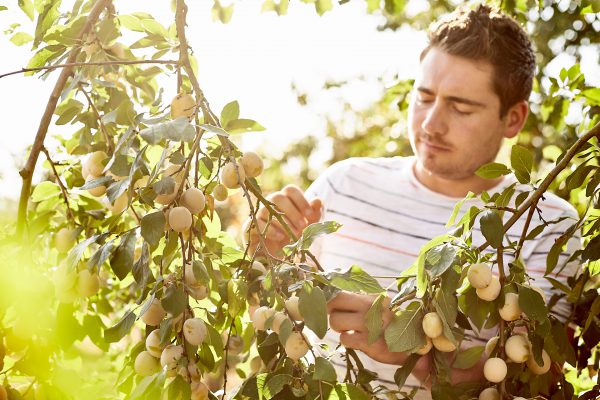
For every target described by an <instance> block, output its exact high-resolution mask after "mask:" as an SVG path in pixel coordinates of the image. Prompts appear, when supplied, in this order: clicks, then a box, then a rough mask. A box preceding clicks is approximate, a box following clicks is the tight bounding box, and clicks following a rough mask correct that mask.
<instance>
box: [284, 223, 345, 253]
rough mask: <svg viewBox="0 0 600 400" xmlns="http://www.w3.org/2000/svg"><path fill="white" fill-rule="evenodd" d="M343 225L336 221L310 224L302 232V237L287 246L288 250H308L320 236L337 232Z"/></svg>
mask: <svg viewBox="0 0 600 400" xmlns="http://www.w3.org/2000/svg"><path fill="white" fill-rule="evenodd" d="M341 226H342V225H341V224H339V223H337V222H335V221H324V222H316V223H314V224H310V225H309V226H307V227H306V228H304V230H303V231H302V235H301V236H300V238H299V239H298V241H297V242H296V243H294V244H291V245H289V246H286V248H288V249H293V248H297V249H299V250H308V249H309V248H310V246H312V244H313V242H314V241H315V240H316V239H317V238H318V237H320V236H323V235H328V234H330V233H333V232H336V231H337V230H338V229H340V228H341Z"/></svg>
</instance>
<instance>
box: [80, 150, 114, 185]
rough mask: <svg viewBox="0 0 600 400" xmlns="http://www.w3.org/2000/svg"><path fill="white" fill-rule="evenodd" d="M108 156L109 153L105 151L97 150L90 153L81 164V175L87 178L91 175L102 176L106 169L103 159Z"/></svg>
mask: <svg viewBox="0 0 600 400" xmlns="http://www.w3.org/2000/svg"><path fill="white" fill-rule="evenodd" d="M107 158H108V155H107V154H106V153H105V152H103V151H95V152H93V153H90V154H89V155H88V156H87V157H86V158H85V159H84V160H83V162H82V164H81V175H82V176H83V178H84V179H87V178H88V176H89V175H93V176H100V175H102V172H103V171H104V163H103V161H104V160H106V159H107Z"/></svg>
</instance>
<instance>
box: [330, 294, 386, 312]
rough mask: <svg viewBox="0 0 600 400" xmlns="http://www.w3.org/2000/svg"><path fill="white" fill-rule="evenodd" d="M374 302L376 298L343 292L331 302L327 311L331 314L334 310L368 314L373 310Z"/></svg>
mask: <svg viewBox="0 0 600 400" xmlns="http://www.w3.org/2000/svg"><path fill="white" fill-rule="evenodd" d="M374 300H375V297H373V296H369V295H364V294H357V293H350V292H346V291H341V292H339V293H338V294H337V295H336V296H335V297H334V298H333V299H331V300H329V303H327V311H328V312H329V313H331V312H333V311H334V310H338V311H351V312H358V313H366V312H367V311H368V310H369V308H371V305H372V304H373V301H374Z"/></svg>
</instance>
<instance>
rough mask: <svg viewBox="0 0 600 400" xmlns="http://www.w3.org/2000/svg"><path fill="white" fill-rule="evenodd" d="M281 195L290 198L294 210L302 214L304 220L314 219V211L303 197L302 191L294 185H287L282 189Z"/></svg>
mask: <svg viewBox="0 0 600 400" xmlns="http://www.w3.org/2000/svg"><path fill="white" fill-rule="evenodd" d="M283 193H285V194H286V195H287V196H288V197H289V198H290V200H291V201H292V202H293V203H294V205H295V206H296V208H297V209H298V210H299V211H300V212H301V213H302V216H303V217H304V218H306V219H311V218H312V219H314V215H313V214H314V210H313V208H312V207H311V206H310V204H309V202H308V200H307V199H306V197H305V196H304V192H303V191H302V189H300V188H299V187H298V186H295V185H288V186H286V187H284V188H283Z"/></svg>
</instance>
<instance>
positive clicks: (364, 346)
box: [327, 292, 407, 365]
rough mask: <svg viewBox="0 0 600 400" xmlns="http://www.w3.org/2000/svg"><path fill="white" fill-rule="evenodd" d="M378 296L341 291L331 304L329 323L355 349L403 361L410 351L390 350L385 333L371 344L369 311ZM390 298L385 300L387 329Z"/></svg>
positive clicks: (394, 361) (393, 361) (381, 359)
mask: <svg viewBox="0 0 600 400" xmlns="http://www.w3.org/2000/svg"><path fill="white" fill-rule="evenodd" d="M375 298H376V297H375V296H370V295H362V294H356V293H350V292H340V293H338V294H337V295H336V296H335V297H334V298H333V299H332V300H331V301H330V302H329V303H328V304H327V312H328V313H329V325H330V326H331V329H333V330H334V331H336V332H339V333H340V342H341V343H342V344H343V345H344V346H346V347H348V348H351V349H356V350H360V351H362V352H363V353H365V354H366V355H367V356H369V357H371V358H372V359H374V360H376V361H379V362H382V363H386V364H396V365H401V364H403V363H404V361H405V360H406V358H407V354H406V353H396V352H391V351H389V349H388V347H387V344H386V343H385V338H384V337H383V335H381V336H380V337H379V338H378V339H377V341H375V342H374V343H373V344H369V331H368V330H367V312H368V311H369V309H370V308H371V306H372V305H373V302H374V301H375ZM389 304H390V298H389V297H386V298H385V299H384V301H383V312H382V315H381V317H382V323H383V329H385V328H386V327H387V326H388V324H389V323H390V321H391V320H392V317H393V313H392V312H391V311H390V310H389V308H388V306H389Z"/></svg>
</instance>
